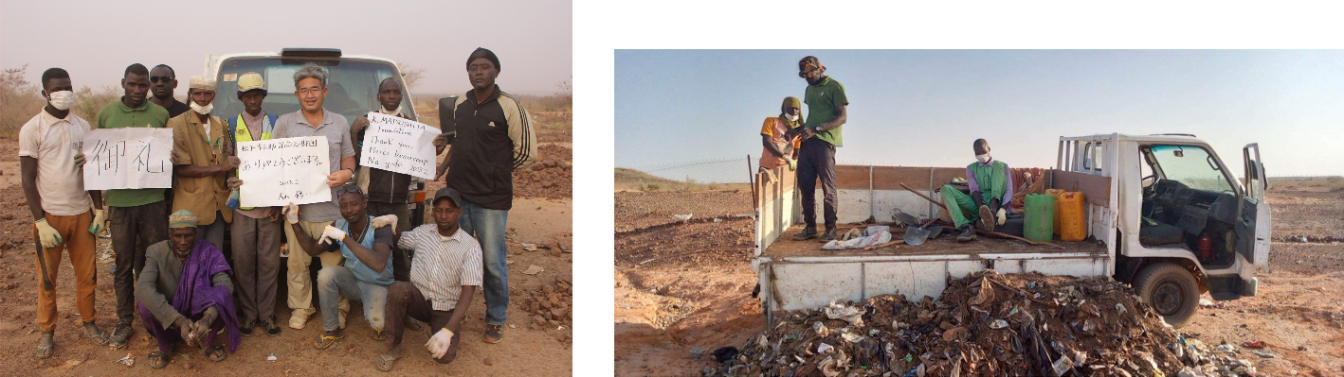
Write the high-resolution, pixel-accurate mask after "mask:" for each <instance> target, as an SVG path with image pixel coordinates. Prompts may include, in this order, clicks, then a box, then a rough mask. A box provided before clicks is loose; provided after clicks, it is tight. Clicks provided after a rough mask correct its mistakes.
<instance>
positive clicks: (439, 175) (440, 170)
mask: <svg viewBox="0 0 1344 377" xmlns="http://www.w3.org/2000/svg"><path fill="white" fill-rule="evenodd" d="M437 170H438V171H435V172H434V180H435V181H437V180H440V179H443V175H444V174H445V173H448V161H444V162H443V164H442V165H439V168H438V169H437Z"/></svg>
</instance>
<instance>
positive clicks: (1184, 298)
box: [752, 134, 1270, 326]
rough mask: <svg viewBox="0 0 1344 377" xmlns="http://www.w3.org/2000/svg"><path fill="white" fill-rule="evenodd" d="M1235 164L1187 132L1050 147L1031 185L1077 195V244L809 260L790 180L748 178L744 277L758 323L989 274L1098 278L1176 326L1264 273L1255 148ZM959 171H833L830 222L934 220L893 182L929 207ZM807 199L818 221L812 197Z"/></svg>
mask: <svg viewBox="0 0 1344 377" xmlns="http://www.w3.org/2000/svg"><path fill="white" fill-rule="evenodd" d="M1242 156H1243V158H1244V159H1245V172H1244V175H1243V178H1242V180H1240V181H1238V180H1237V179H1236V177H1235V176H1234V175H1233V174H1232V172H1230V171H1228V169H1227V165H1226V164H1224V163H1223V161H1222V160H1221V159H1219V158H1218V155H1217V154H1216V153H1214V151H1213V148H1212V147H1210V146H1209V145H1208V143H1205V142H1203V141H1201V140H1199V139H1197V138H1195V137H1194V136H1193V135H1149V136H1140V135H1123V134H1107V135H1093V136H1082V137H1061V138H1060V139H1059V154H1058V161H1057V166H1059V168H1057V169H1053V170H1046V171H1045V174H1044V177H1042V178H1041V179H1045V183H1046V188H1059V189H1064V190H1068V191H1081V192H1083V195H1084V199H1085V201H1086V205H1085V207H1086V216H1087V219H1086V224H1087V228H1088V238H1087V239H1086V240H1084V241H1081V242H1061V241H1056V242H1054V244H1056V245H1058V246H1061V247H1047V246H1032V245H1028V244H1026V243H1022V242H1020V241H1009V240H999V239H992V238H989V237H984V236H981V237H980V238H979V240H977V241H972V242H968V243H956V242H955V241H953V240H952V238H953V237H940V238H938V239H935V240H931V241H928V242H927V243H924V244H923V245H919V246H909V245H905V246H888V247H885V248H880V249H875V250H869V251H864V250H861V249H851V250H840V251H833V250H822V248H821V244H820V243H818V242H816V241H815V240H809V241H794V240H793V239H792V237H791V236H792V235H793V234H794V233H796V232H797V231H799V230H800V229H801V222H802V208H801V206H800V204H799V203H800V200H799V196H798V190H797V189H796V188H797V187H796V186H797V184H796V181H795V180H794V176H793V175H792V174H784V173H785V172H784V171H776V172H775V174H774V176H775V177H779V178H778V179H773V180H772V179H761V178H764V175H763V174H762V175H758V177H757V178H758V179H757V180H756V183H755V190H754V197H755V207H756V229H755V241H756V250H755V253H756V256H755V257H754V259H753V260H752V269H753V271H755V272H757V273H758V274H759V279H760V296H759V298H760V300H761V307H762V309H763V310H764V312H765V315H766V319H767V323H770V322H773V313H774V312H775V311H777V310H795V309H803V308H816V307H820V306H824V305H826V304H827V303H829V302H831V301H836V300H854V301H859V300H864V299H867V298H869V297H873V296H877V295H882V294H891V293H899V294H904V295H906V297H909V298H910V299H918V298H919V297H923V296H926V295H927V296H931V297H935V298H936V297H938V296H939V295H940V294H941V292H942V291H943V289H944V288H945V287H946V286H947V281H948V280H949V279H953V278H958V277H962V276H965V275H967V274H969V273H971V272H974V271H978V270H983V269H989V268H992V269H995V270H998V271H999V272H1001V273H1020V272H1031V271H1036V272H1040V273H1044V274H1049V275H1072V276H1095V275H1104V276H1110V277H1112V278H1113V279H1115V280H1116V281H1120V282H1125V283H1129V284H1131V285H1132V286H1133V287H1134V289H1135V292H1136V293H1138V295H1139V296H1140V298H1141V299H1143V300H1145V301H1146V302H1148V303H1149V304H1150V305H1152V307H1153V308H1154V309H1155V310H1156V311H1157V312H1158V313H1159V314H1161V315H1162V316H1163V317H1164V318H1165V319H1166V321H1167V322H1168V323H1169V324H1171V325H1173V326H1181V325H1183V324H1185V322H1186V321H1187V320H1189V319H1190V317H1191V316H1192V315H1193V314H1194V312H1195V310H1196V309H1197V308H1198V302H1199V295H1200V294H1202V293H1203V292H1210V293H1211V295H1212V296H1213V298H1214V299H1216V300H1230V299H1237V298H1240V297H1241V296H1254V295H1255V293H1256V285H1257V279H1256V278H1255V271H1256V269H1257V268H1262V267H1265V266H1266V263H1268V259H1269V258H1268V256H1269V239H1270V234H1269V229H1270V218H1269V215H1270V213H1269V205H1268V204H1267V203H1265V201H1264V195H1265V188H1266V184H1265V180H1264V177H1265V175H1264V166H1263V165H1262V164H1261V163H1260V152H1259V148H1258V146H1257V145H1256V144H1250V145H1247V146H1246V147H1245V148H1244V149H1243V150H1242ZM965 171H966V170H965V168H964V167H893V166H853V165H842V166H837V167H836V182H837V188H838V191H839V199H840V200H839V206H838V207H839V222H840V223H841V224H846V223H857V222H863V221H865V220H867V219H869V218H870V217H871V218H874V219H877V220H884V219H891V218H892V214H893V212H894V211H895V210H900V211H903V212H905V213H908V214H913V215H916V216H921V217H923V218H932V217H937V216H939V213H938V210H939V208H938V207H937V206H935V205H934V204H933V203H931V202H929V201H927V200H925V199H924V198H921V197H919V196H917V195H915V194H914V193H912V192H908V191H905V190H903V189H902V188H901V187H900V184H901V183H904V184H905V185H907V186H910V187H912V188H914V189H916V190H918V191H922V192H923V193H924V194H926V195H931V196H932V197H933V198H935V199H940V198H939V197H938V193H937V192H936V189H937V188H940V187H942V186H943V185H944V183H946V182H948V181H949V180H951V179H952V178H954V177H959V176H960V177H964V176H965ZM817 196H818V197H819V198H818V200H817V204H818V209H817V213H818V214H820V213H821V208H820V204H821V200H820V196H821V190H820V189H818V190H817ZM897 237H899V235H898V236H897ZM1201 241H1202V242H1203V245H1202V247H1201ZM1200 250H1204V252H1199V251H1200ZM1210 251H1211V252H1210Z"/></svg>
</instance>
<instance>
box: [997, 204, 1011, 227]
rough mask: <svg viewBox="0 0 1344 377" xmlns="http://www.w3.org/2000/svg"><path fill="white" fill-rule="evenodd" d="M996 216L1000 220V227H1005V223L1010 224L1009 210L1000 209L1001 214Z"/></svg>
mask: <svg viewBox="0 0 1344 377" xmlns="http://www.w3.org/2000/svg"><path fill="white" fill-rule="evenodd" d="M996 216H997V217H998V218H999V222H998V225H1003V223H1006V222H1008V210H1006V209H1003V208H999V212H998V213H997V214H996Z"/></svg>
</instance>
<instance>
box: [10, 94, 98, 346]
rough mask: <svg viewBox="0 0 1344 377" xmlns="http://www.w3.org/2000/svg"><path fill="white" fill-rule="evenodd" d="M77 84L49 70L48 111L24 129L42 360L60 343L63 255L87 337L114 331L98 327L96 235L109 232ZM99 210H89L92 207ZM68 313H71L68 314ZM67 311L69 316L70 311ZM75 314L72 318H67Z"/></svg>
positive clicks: (23, 164) (22, 158) (22, 162)
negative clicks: (94, 182) (87, 153)
mask: <svg viewBox="0 0 1344 377" xmlns="http://www.w3.org/2000/svg"><path fill="white" fill-rule="evenodd" d="M74 90H75V88H74V85H72V84H71V83H70V74H69V73H67V72H66V71H65V70H64V69H60V68H51V69H48V70H47V71H46V72H43V73H42V97H45V98H46V99H47V105H46V106H44V107H43V108H42V112H41V113H39V114H37V116H34V117H33V119H31V120H29V121H28V123H25V124H24V125H23V127H22V128H20V129H19V166H20V171H22V173H21V174H22V176H23V195H24V197H25V198H26V199H27V200H28V210H29V211H32V213H33V219H35V222H34V223H33V236H34V238H36V241H37V242H36V245H34V246H36V247H37V252H36V253H35V254H36V259H37V268H38V269H39V275H40V276H41V279H42V280H41V282H40V283H41V284H40V285H38V291H37V326H38V327H39V328H40V329H41V330H42V337H41V340H39V341H38V343H37V358H39V359H46V358H50V357H51V355H52V353H53V352H54V351H55V347H56V343H55V342H56V341H55V339H54V337H55V334H56V281H57V280H56V278H57V277H58V276H59V275H60V272H61V268H60V265H61V250H62V249H67V250H69V254H70V266H71V267H74V271H73V272H74V274H75V306H76V307H77V308H78V309H79V317H80V319H82V320H83V322H84V334H85V335H88V336H89V339H92V340H93V342H94V344H97V345H100V346H103V345H107V333H104V332H103V330H102V329H99V328H98V325H96V324H94V318H95V317H96V316H97V315H96V314H97V310H96V309H95V308H94V306H93V304H94V300H93V298H94V293H95V291H94V288H96V287H97V283H96V282H97V277H96V276H95V275H96V274H97V272H96V269H95V264H94V263H95V262H94V258H95V257H94V242H95V240H94V236H93V235H94V234H96V233H98V232H100V231H102V229H103V210H102V208H103V195H102V193H101V192H98V191H84V162H85V159H84V153H82V152H80V150H81V149H82V145H83V144H84V133H86V132H89V122H87V121H85V120H84V118H80V117H79V116H78V115H75V114H72V113H71V112H70V104H71V103H73V102H74V99H75V94H74ZM90 204H92V205H93V207H92V208H93V210H92V211H90V210H89V208H90V207H89V205H90ZM67 310H69V309H67ZM66 313H69V311H67V312H66ZM67 315H68V314H67Z"/></svg>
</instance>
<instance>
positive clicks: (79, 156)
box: [75, 152, 85, 168]
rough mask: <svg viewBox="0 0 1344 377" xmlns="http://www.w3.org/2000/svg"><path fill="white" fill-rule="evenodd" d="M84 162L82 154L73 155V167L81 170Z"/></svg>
mask: <svg viewBox="0 0 1344 377" xmlns="http://www.w3.org/2000/svg"><path fill="white" fill-rule="evenodd" d="M84 162H85V160H84V152H79V153H78V154H76V155H75V166H77V167H81V168H82V167H84Z"/></svg>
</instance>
